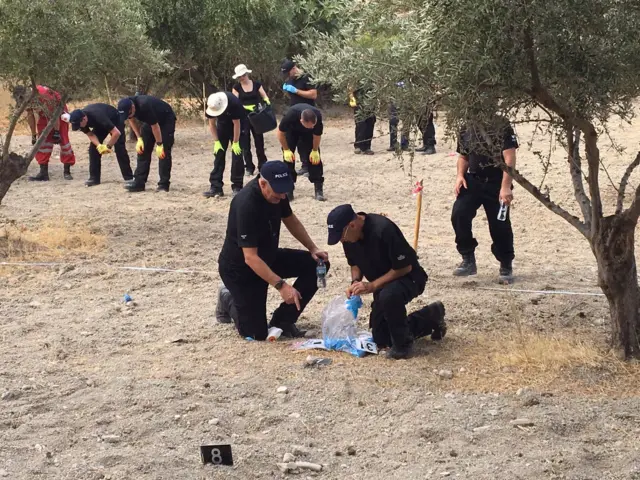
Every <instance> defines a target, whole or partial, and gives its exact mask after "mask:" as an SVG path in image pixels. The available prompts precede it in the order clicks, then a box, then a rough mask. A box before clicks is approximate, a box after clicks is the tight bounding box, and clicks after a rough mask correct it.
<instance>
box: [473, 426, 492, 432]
mask: <svg viewBox="0 0 640 480" xmlns="http://www.w3.org/2000/svg"><path fill="white" fill-rule="evenodd" d="M490 428H491V425H484V426H482V427H476V428H474V429H473V431H474V433H479V432H486V431H487V430H489V429H490Z"/></svg>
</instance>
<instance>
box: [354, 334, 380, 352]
mask: <svg viewBox="0 0 640 480" xmlns="http://www.w3.org/2000/svg"><path fill="white" fill-rule="evenodd" d="M356 348H357V349H358V350H362V351H363V352H367V353H372V354H374V355H377V354H378V346H377V345H376V344H375V343H373V342H368V341H366V340H364V339H362V338H358V339H356Z"/></svg>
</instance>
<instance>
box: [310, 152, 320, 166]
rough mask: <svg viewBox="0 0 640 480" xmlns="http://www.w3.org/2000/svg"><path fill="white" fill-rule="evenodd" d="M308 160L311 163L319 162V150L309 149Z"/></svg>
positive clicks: (316, 163)
mask: <svg viewBox="0 0 640 480" xmlns="http://www.w3.org/2000/svg"><path fill="white" fill-rule="evenodd" d="M309 161H310V162H311V165H318V164H319V163H320V152H319V151H318V150H311V154H310V155H309Z"/></svg>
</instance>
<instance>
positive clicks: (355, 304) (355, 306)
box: [345, 295, 362, 318]
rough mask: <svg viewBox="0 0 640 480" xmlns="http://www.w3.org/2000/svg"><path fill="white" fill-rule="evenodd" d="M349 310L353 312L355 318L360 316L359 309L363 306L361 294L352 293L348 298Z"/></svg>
mask: <svg viewBox="0 0 640 480" xmlns="http://www.w3.org/2000/svg"><path fill="white" fill-rule="evenodd" d="M345 304H346V307H347V310H349V311H350V312H351V314H352V315H353V318H358V310H359V309H360V307H361V306H362V299H361V298H360V295H351V298H347V300H346V302H345Z"/></svg>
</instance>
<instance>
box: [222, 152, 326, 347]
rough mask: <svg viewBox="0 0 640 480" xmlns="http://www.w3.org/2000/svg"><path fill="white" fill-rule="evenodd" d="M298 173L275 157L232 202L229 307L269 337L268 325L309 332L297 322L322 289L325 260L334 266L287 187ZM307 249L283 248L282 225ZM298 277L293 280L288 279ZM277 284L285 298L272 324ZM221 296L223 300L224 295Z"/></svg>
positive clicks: (227, 244)
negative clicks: (319, 273) (271, 297)
mask: <svg viewBox="0 0 640 480" xmlns="http://www.w3.org/2000/svg"><path fill="white" fill-rule="evenodd" d="M292 190H293V178H292V173H291V170H290V169H289V167H287V165H286V164H285V163H284V162H280V161H269V162H267V163H265V164H264V165H263V166H262V168H261V169H260V176H258V177H256V178H254V179H253V180H251V181H250V182H249V183H247V184H246V185H245V187H244V188H243V189H242V190H240V191H239V192H238V194H237V195H236V196H235V197H234V198H233V200H232V201H231V206H230V209H229V220H228V223H227V236H226V238H225V241H224V245H223V247H222V251H221V252H220V257H219V259H218V264H219V272H220V277H221V278H222V281H223V282H224V284H225V286H226V288H228V289H229V292H230V294H231V302H232V307H233V308H229V312H217V313H218V314H221V315H223V316H224V315H229V316H230V317H231V318H233V320H234V322H235V324H236V327H237V329H238V332H239V333H240V335H241V336H243V337H251V338H253V339H254V340H265V339H266V338H267V332H268V327H278V328H281V329H282V330H283V332H282V335H283V336H285V337H303V336H304V334H305V332H303V331H301V330H299V329H298V328H297V327H296V325H295V323H296V321H297V320H298V317H299V316H300V314H301V313H302V311H303V310H304V308H305V307H306V306H307V304H308V303H309V301H310V300H311V299H312V298H313V296H314V295H315V293H316V291H317V290H318V286H317V278H316V266H317V263H318V260H319V259H322V260H324V261H325V264H326V265H327V268H328V267H329V263H328V260H329V255H328V254H327V252H323V251H321V250H320V249H319V248H318V247H317V246H316V244H315V243H313V240H311V237H309V234H308V233H307V231H306V230H305V228H304V226H303V225H302V223H301V222H300V220H298V217H296V216H295V214H294V213H293V212H292V211H291V207H290V205H289V200H288V199H287V195H286V194H287V192H291V191H292ZM281 223H284V226H285V227H287V230H289V232H290V233H291V235H293V237H294V238H295V239H296V240H298V241H299V242H300V243H301V244H302V245H303V246H304V247H305V248H306V251H305V250H294V249H289V248H279V247H278V245H279V242H280V225H281ZM286 278H296V279H297V280H296V281H295V283H294V284H293V285H289V284H288V283H287V282H286V281H285V279H286ZM269 285H271V286H272V287H274V288H275V289H276V290H278V292H279V293H280V296H281V297H282V303H281V304H280V306H279V307H278V308H277V309H276V310H275V312H273V316H272V317H271V322H270V323H269V325H268V326H267V290H268V288H269ZM219 301H221V299H220V298H219Z"/></svg>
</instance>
